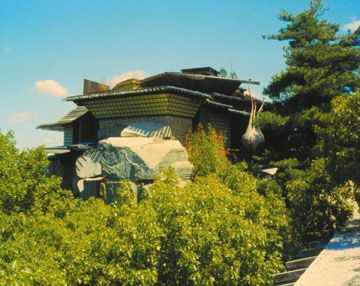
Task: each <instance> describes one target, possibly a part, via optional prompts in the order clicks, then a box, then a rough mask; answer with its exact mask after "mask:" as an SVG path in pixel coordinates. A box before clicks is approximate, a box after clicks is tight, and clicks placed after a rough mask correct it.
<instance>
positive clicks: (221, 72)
mask: <svg viewBox="0 0 360 286" xmlns="http://www.w3.org/2000/svg"><path fill="white" fill-rule="evenodd" d="M219 76H220V77H227V78H231V79H237V78H238V76H237V74H236V72H233V71H232V72H230V73H228V71H227V70H226V69H225V68H221V69H220V70H219Z"/></svg>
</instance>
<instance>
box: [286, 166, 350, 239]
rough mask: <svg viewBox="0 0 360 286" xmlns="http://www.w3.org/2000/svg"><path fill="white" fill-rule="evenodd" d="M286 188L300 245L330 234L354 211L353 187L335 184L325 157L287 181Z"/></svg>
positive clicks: (294, 228)
mask: <svg viewBox="0 0 360 286" xmlns="http://www.w3.org/2000/svg"><path fill="white" fill-rule="evenodd" d="M285 189H286V192H287V200H288V204H289V210H290V213H291V218H292V225H293V230H294V233H293V235H294V237H293V238H294V240H295V242H298V243H300V244H301V243H305V244H306V243H307V242H309V241H312V240H316V239H320V238H323V237H328V236H329V235H331V234H332V231H333V230H334V228H335V227H336V226H340V225H342V224H343V223H344V222H345V221H346V219H347V218H348V217H349V216H350V215H351V213H352V208H353V205H352V198H353V192H352V190H351V188H349V187H346V186H342V187H338V186H336V185H334V184H333V182H332V179H331V176H330V175H329V174H328V172H327V171H326V168H325V160H324V159H317V160H314V161H313V162H312V164H311V167H310V168H308V169H306V170H305V171H302V172H301V171H300V172H298V173H297V174H296V176H293V177H292V178H291V179H289V180H287V181H286V186H285Z"/></svg>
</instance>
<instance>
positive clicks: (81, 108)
mask: <svg viewBox="0 0 360 286" xmlns="http://www.w3.org/2000/svg"><path fill="white" fill-rule="evenodd" d="M242 84H259V83H258V82H254V81H248V80H240V79H229V78H224V77H220V76H219V72H218V71H216V70H215V69H213V68H211V67H202V68H193V69H184V70H182V71H181V72H164V73H161V74H157V75H154V76H150V77H147V78H145V79H143V80H138V79H129V80H126V81H123V82H120V83H119V84H117V85H116V86H115V87H114V88H112V89H110V88H109V87H108V86H106V85H104V84H100V83H97V82H93V81H89V80H84V89H83V94H81V95H76V96H69V97H67V98H66V99H65V100H66V101H72V102H74V103H75V104H76V105H77V107H76V108H75V109H74V110H72V111H70V112H69V113H68V114H67V115H65V116H64V117H63V118H61V119H60V120H58V121H57V122H56V123H52V124H43V125H40V126H39V127H38V128H40V129H45V130H54V131H63V132H64V144H63V146H59V147H53V148H47V151H48V152H49V153H52V154H53V155H52V157H50V158H51V159H52V161H53V163H54V164H55V165H56V164H61V165H62V166H63V168H60V169H61V170H62V171H61V172H60V174H59V171H54V172H55V173H57V174H58V175H60V176H62V177H64V176H67V177H69V178H70V177H71V176H72V175H73V173H74V172H75V171H74V168H73V166H74V164H75V161H76V159H77V157H78V156H79V155H81V154H82V152H84V151H85V150H87V149H89V148H93V146H94V145H96V144H97V142H98V141H99V140H101V139H105V138H109V137H123V136H142V137H154V136H155V137H160V138H163V139H172V140H179V141H180V142H181V143H185V141H186V135H187V134H188V132H189V131H190V130H194V129H195V128H196V127H197V126H198V125H199V124H202V125H204V126H207V125H208V124H211V126H212V127H213V128H215V129H216V130H217V131H219V132H222V133H223V135H224V138H225V146H226V148H228V149H229V150H236V149H239V148H241V136H242V134H244V132H245V129H246V126H247V124H248V121H249V111H250V108H251V100H250V98H249V97H247V96H246V93H245V92H244V91H245V89H244V88H242V86H241V85H242ZM59 162H60V163H59ZM55 169H57V170H59V168H55ZM71 170H72V171H71ZM66 172H68V173H69V172H70V173H71V174H67V175H66V174H64V173H66ZM67 181H68V183H65V185H64V187H69V184H70V182H69V180H67Z"/></svg>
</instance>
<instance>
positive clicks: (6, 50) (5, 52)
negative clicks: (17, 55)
mask: <svg viewBox="0 0 360 286" xmlns="http://www.w3.org/2000/svg"><path fill="white" fill-rule="evenodd" d="M3 51H4V54H10V53H11V52H12V50H11V49H10V48H9V47H6V46H5V47H4V48H3Z"/></svg>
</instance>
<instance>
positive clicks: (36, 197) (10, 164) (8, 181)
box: [0, 133, 72, 214]
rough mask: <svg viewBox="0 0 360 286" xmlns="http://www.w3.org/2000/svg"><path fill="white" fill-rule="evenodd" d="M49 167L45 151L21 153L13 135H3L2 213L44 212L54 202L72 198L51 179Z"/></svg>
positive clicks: (0, 142)
mask: <svg viewBox="0 0 360 286" xmlns="http://www.w3.org/2000/svg"><path fill="white" fill-rule="evenodd" d="M48 165H49V161H48V159H47V156H46V154H45V152H44V150H43V148H42V147H39V148H36V149H32V150H25V151H22V152H19V150H18V149H17V148H16V147H15V140H14V137H13V135H12V133H8V134H6V135H3V134H1V133H0V181H1V184H0V211H4V212H6V213H8V214H9V213H11V212H26V211H30V210H32V209H33V208H35V207H39V208H42V209H43V210H45V209H46V208H48V206H49V205H51V203H52V202H53V201H54V200H60V201H61V200H63V199H65V198H66V197H72V195H71V192H70V191H64V190H62V189H61V187H60V184H59V182H60V181H59V178H57V177H49V176H48Z"/></svg>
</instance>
